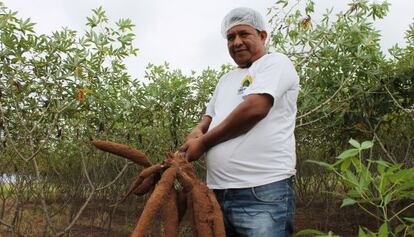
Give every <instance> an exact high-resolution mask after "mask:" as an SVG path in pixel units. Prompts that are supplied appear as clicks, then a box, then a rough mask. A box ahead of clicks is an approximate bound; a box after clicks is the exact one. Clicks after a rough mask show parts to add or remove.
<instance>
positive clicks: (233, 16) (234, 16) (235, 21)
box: [221, 7, 266, 38]
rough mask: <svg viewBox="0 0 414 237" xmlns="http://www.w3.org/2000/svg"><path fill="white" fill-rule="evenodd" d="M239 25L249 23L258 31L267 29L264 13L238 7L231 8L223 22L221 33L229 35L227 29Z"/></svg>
mask: <svg viewBox="0 0 414 237" xmlns="http://www.w3.org/2000/svg"><path fill="white" fill-rule="evenodd" d="M237 25H248V26H251V27H253V28H255V29H256V30H258V31H266V24H265V21H264V20H263V17H262V15H261V14H260V13H259V12H258V11H256V10H253V9H251V8H247V7H238V8H235V9H233V10H231V11H230V12H229V13H227V15H226V16H225V17H224V19H223V22H222V23H221V34H222V35H223V37H224V38H226V37H227V31H228V30H229V29H231V28H232V27H234V26H237Z"/></svg>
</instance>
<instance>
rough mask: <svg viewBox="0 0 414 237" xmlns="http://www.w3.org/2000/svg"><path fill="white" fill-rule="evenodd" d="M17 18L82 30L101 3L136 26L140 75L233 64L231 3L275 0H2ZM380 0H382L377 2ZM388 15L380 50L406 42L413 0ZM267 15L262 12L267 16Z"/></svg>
mask: <svg viewBox="0 0 414 237" xmlns="http://www.w3.org/2000/svg"><path fill="white" fill-rule="evenodd" d="M0 1H3V2H4V3H5V5H6V6H7V7H8V8H10V9H12V10H13V11H18V16H19V17H21V18H29V17H30V18H31V19H32V22H35V23H37V25H36V27H35V29H36V32H37V33H47V34H48V33H51V32H52V31H55V30H60V29H62V27H64V26H66V27H68V28H70V29H74V30H78V31H79V32H80V33H83V31H84V30H85V29H86V26H85V23H86V17H87V16H90V15H91V13H92V12H91V9H93V8H97V7H99V6H102V7H103V8H104V10H105V11H106V14H107V16H108V17H109V19H110V21H111V22H115V21H117V20H118V19H120V18H129V19H131V20H132V22H133V23H134V24H135V25H136V28H135V34H136V40H135V41H134V45H135V46H136V47H137V48H139V52H138V56H137V57H134V58H129V59H128V60H127V61H126V62H127V66H128V70H129V72H130V74H131V75H132V77H133V78H138V79H142V77H143V74H144V71H145V67H146V66H147V64H148V63H153V64H162V63H163V62H165V61H167V62H169V63H170V65H171V67H172V68H178V69H182V70H183V71H184V72H186V73H189V72H190V71H191V70H195V71H201V70H202V69H204V68H207V67H208V66H210V67H213V68H219V67H220V65H222V64H225V63H233V62H232V59H231V58H230V56H229V55H228V53H227V48H226V41H225V39H223V38H222V37H221V34H220V25H221V20H222V18H223V17H224V15H225V14H226V13H227V12H228V11H230V10H231V9H232V8H235V7H239V6H247V7H251V8H254V9H256V10H258V11H259V12H261V13H262V14H263V15H266V12H267V9H268V8H269V7H271V6H272V5H273V3H274V2H276V0H273V1H270V0H238V1H236V0H208V1H205V0H204V1H196V0H116V1H115V0H101V1H99V0H0ZM315 2H316V5H315V11H316V12H315V16H313V19H315V20H317V19H318V14H319V15H320V14H321V13H322V12H325V9H326V8H331V7H334V9H335V11H339V10H345V9H346V6H347V3H349V2H350V1H345V0H316V1H315ZM377 2H381V1H377ZM388 2H390V3H391V7H390V12H389V14H388V16H387V17H386V18H385V19H384V20H381V21H379V22H377V23H376V24H375V26H376V27H377V28H378V29H379V30H380V31H381V32H382V35H383V37H382V40H381V45H382V48H383V49H384V50H386V49H388V48H390V47H391V46H392V45H394V44H396V43H398V44H400V45H404V39H403V37H404V32H405V31H406V30H407V29H408V26H409V24H411V23H412V22H413V21H414V13H413V9H414V1H412V0H389V1H388ZM267 19H268V17H267V16H266V20H267Z"/></svg>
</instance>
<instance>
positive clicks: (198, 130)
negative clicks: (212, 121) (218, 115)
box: [187, 127, 204, 141]
mask: <svg viewBox="0 0 414 237" xmlns="http://www.w3.org/2000/svg"><path fill="white" fill-rule="evenodd" d="M203 134H204V133H203V131H201V128H199V127H195V128H194V129H193V130H191V132H190V133H189V134H188V135H187V141H189V140H191V139H195V138H199V137H201V136H203Z"/></svg>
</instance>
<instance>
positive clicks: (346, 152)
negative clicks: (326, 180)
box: [337, 148, 359, 159]
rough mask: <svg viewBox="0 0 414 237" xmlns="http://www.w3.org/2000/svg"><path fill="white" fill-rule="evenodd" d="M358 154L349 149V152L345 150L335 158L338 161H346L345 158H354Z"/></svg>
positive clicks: (356, 150)
mask: <svg viewBox="0 0 414 237" xmlns="http://www.w3.org/2000/svg"><path fill="white" fill-rule="evenodd" d="M358 154H359V150H358V149H355V148H353V149H349V150H346V151H344V152H342V153H341V154H340V155H339V156H338V157H337V158H338V159H346V158H349V157H355V156H356V155H358Z"/></svg>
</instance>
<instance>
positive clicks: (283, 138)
mask: <svg viewBox="0 0 414 237" xmlns="http://www.w3.org/2000/svg"><path fill="white" fill-rule="evenodd" d="M298 93H299V78H298V75H297V73H296V70H295V68H294V65H293V63H292V62H291V61H290V59H289V58H288V57H287V56H285V55H284V54H281V53H272V54H266V55H264V56H263V57H261V58H260V59H258V60H256V61H255V62H254V63H253V64H252V65H251V66H250V68H237V69H235V70H233V71H231V72H229V73H227V74H225V75H224V76H223V77H222V78H220V81H219V82H218V84H217V87H216V89H215V91H214V94H213V97H212V98H211V100H210V102H209V104H208V106H207V111H206V115H209V116H210V117H211V118H212V121H211V124H210V127H209V130H211V129H213V128H214V127H216V126H217V125H219V124H220V123H221V122H222V121H223V120H224V119H225V118H226V117H227V116H228V115H229V114H230V113H231V112H232V111H233V110H234V109H235V108H236V107H237V105H239V104H240V103H241V102H243V98H244V96H247V95H250V94H269V95H271V96H272V97H273V99H274V101H273V106H272V108H271V109H270V111H269V113H268V114H267V116H266V117H265V118H264V119H262V120H261V121H260V122H259V123H257V124H256V125H255V126H254V127H253V128H252V129H251V130H250V131H248V132H247V133H246V134H244V135H241V136H238V137H236V138H234V139H230V140H228V141H225V142H223V143H220V144H218V145H216V146H214V147H212V148H211V149H210V150H209V151H208V152H207V158H206V161H207V185H208V187H209V188H211V189H228V188H247V187H254V186H259V185H264V184H268V183H272V182H276V181H279V180H282V179H286V178H289V177H290V176H292V175H294V174H295V173H296V170H295V165H296V153H295V137H294V129H295V117H296V100H297V97H298Z"/></svg>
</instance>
